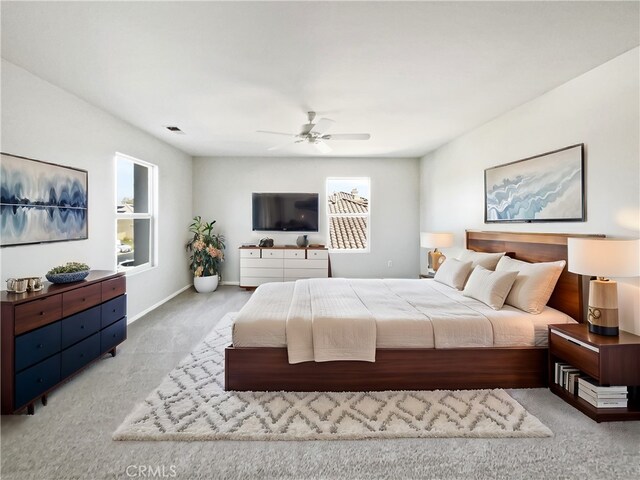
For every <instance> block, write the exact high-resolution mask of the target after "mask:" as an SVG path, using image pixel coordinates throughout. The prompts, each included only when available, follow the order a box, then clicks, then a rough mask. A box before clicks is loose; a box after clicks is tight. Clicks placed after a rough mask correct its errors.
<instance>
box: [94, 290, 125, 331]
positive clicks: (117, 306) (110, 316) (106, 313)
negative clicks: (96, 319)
mask: <svg viewBox="0 0 640 480" xmlns="http://www.w3.org/2000/svg"><path fill="white" fill-rule="evenodd" d="M101 308H102V321H101V322H100V324H101V325H102V328H104V327H106V326H108V325H111V324H112V323H113V322H115V321H116V320H120V319H121V318H122V317H124V316H125V315H126V314H127V296H126V295H120V296H119V297H116V298H114V299H112V300H109V301H108V302H105V303H103V304H102V306H101Z"/></svg>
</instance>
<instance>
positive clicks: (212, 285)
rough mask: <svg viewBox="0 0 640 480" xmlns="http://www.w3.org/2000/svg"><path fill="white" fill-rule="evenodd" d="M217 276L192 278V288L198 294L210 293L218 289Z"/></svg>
mask: <svg viewBox="0 0 640 480" xmlns="http://www.w3.org/2000/svg"><path fill="white" fill-rule="evenodd" d="M218 280H219V278H218V275H211V276H209V277H193V286H194V287H195V288H196V290H197V291H198V292H199V293H210V292H213V291H214V290H215V289H216V288H218Z"/></svg>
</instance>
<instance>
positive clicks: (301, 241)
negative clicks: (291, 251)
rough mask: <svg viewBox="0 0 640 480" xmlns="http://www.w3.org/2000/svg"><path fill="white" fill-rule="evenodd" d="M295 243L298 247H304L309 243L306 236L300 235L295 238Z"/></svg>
mask: <svg viewBox="0 0 640 480" xmlns="http://www.w3.org/2000/svg"><path fill="white" fill-rule="evenodd" d="M296 245H298V246H299V247H306V246H307V245H309V240H307V236H306V235H300V236H299V237H298V239H297V240H296Z"/></svg>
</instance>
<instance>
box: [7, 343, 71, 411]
mask: <svg viewBox="0 0 640 480" xmlns="http://www.w3.org/2000/svg"><path fill="white" fill-rule="evenodd" d="M59 381H60V354H57V355H54V356H53V357H51V358H48V359H46V360H45V361H44V362H40V363H38V364H37V365H34V366H33V367H31V368H28V369H26V370H25V371H24V372H21V373H18V374H17V375H16V398H15V400H16V408H19V407H21V406H23V405H25V404H26V403H27V402H29V401H31V400H33V399H34V398H36V397H38V395H40V394H42V393H44V392H46V391H47V390H49V389H50V388H51V387H53V386H54V385H55V384H56V383H58V382H59Z"/></svg>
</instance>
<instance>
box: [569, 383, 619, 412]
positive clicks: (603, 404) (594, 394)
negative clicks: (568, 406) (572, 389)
mask: <svg viewBox="0 0 640 480" xmlns="http://www.w3.org/2000/svg"><path fill="white" fill-rule="evenodd" d="M578 396H579V397H580V398H582V399H583V400H586V401H587V402H589V403H590V404H591V405H593V406H594V407H596V408H624V407H626V406H627V387H625V386H621V387H603V386H601V385H598V382H596V381H595V380H594V379H593V378H589V377H580V378H578Z"/></svg>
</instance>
